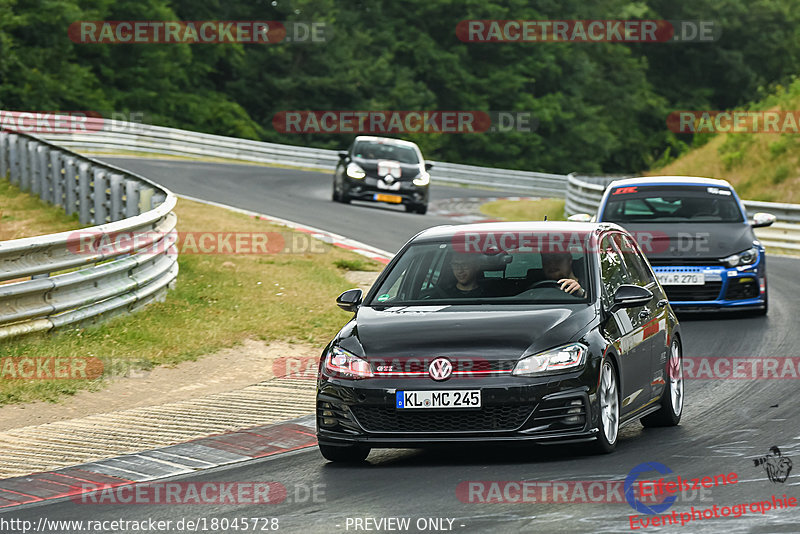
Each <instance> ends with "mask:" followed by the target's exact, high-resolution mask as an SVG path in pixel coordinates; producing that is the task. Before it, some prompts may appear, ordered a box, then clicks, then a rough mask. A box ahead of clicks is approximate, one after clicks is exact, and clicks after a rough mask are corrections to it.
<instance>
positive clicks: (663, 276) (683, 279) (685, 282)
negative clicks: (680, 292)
mask: <svg viewBox="0 0 800 534" xmlns="http://www.w3.org/2000/svg"><path fill="white" fill-rule="evenodd" d="M656 276H658V281H659V283H660V284H661V285H662V286H702V285H703V284H705V283H706V279H705V276H703V273H656Z"/></svg>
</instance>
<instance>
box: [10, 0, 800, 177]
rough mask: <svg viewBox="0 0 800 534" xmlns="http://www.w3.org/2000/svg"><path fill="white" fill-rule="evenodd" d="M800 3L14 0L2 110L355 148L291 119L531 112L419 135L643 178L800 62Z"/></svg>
mask: <svg viewBox="0 0 800 534" xmlns="http://www.w3.org/2000/svg"><path fill="white" fill-rule="evenodd" d="M794 7H796V0H641V1H638V2H634V1H630V0H597V1H595V2H584V1H579V0H506V1H501V0H404V1H402V2H397V1H391V0H383V1H381V0H352V1H347V2H341V1H339V2H337V1H335V0H274V1H271V0H224V1H223V0H172V1H170V0H0V109H9V110H37V111H48V110H93V111H99V112H101V113H104V114H109V113H111V112H120V111H135V112H139V111H142V112H145V117H146V121H147V122H151V123H154V124H162V125H167V126H175V127H182V128H188V129H192V130H198V131H205V132H212V133H219V134H224V135H233V136H239V137H248V138H253V139H264V140H269V141H276V142H283V143H291V144H302V145H310V146H319V147H328V148H338V147H342V146H344V145H345V144H347V143H348V142H349V140H350V139H351V138H352V136H348V135H321V134H317V135H290V134H280V133H278V132H276V131H275V130H274V129H273V126H272V118H273V116H274V115H275V113H276V112H279V111H284V110H328V109H333V110H368V109H375V110H418V109H422V110H434V109H439V110H520V111H531V112H533V114H534V115H535V116H536V117H537V119H538V122H539V125H538V128H537V129H536V131H535V132H533V133H520V132H517V133H505V134H499V133H497V134H469V135H455V134H450V135H432V134H417V135H416V136H412V137H414V140H415V141H417V142H419V143H420V144H421V146H422V148H423V150H424V151H425V153H426V154H427V155H428V157H431V158H432V159H441V160H447V161H458V162H465V163H475V164H484V165H490V166H502V167H514V168H525V169H535V170H545V171H551V172H569V171H575V170H578V171H592V172H598V171H606V172H630V171H638V170H641V169H643V168H647V167H649V166H650V165H652V164H653V163H654V162H656V161H658V160H663V159H664V158H665V157H669V156H670V155H672V156H674V155H676V154H677V153H678V152H680V151H681V150H683V149H684V148H685V143H686V142H689V141H691V140H690V139H687V137H686V136H681V137H677V136H675V135H674V134H672V133H670V132H669V131H668V130H667V128H666V123H665V119H666V116H667V114H668V113H669V112H670V111H672V110H681V109H683V110H685V109H723V108H730V107H734V106H740V105H743V104H744V103H745V102H747V101H750V100H753V99H755V98H756V97H758V96H759V93H760V91H762V90H763V89H764V88H768V87H769V86H770V84H773V83H781V82H785V81H786V80H787V79H788V78H789V77H790V76H791V75H792V74H794V73H797V72H798V70H799V69H798V66H799V65H798V63H800V24H798V22H800V10H797V9H794ZM633 18H637V19H668V20H677V19H692V20H713V21H715V23H717V24H718V25H719V26H720V27H721V28H722V36H721V38H720V39H719V40H718V41H716V42H713V43H696V44H689V43H680V44H678V43H669V44H658V43H649V44H645V43H642V44H619V43H591V44H590V43H585V44H582V43H527V44H518V43H503V44H499V43H492V44H488V43H483V44H479V43H464V42H462V41H460V40H459V39H458V38H457V36H456V32H455V28H456V25H457V24H458V23H459V21H462V20H465V19H633ZM79 20H117V21H120V20H281V21H292V20H295V21H317V22H325V23H326V24H327V25H328V27H329V28H331V29H332V38H331V39H330V40H329V42H326V43H325V44H304V45H300V44H298V45H290V44H274V45H259V44H115V45H110V44H78V43H74V42H72V41H71V40H70V39H69V38H68V34H67V28H68V27H69V25H70V24H71V23H72V22H74V21H79Z"/></svg>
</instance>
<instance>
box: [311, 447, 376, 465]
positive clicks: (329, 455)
mask: <svg viewBox="0 0 800 534" xmlns="http://www.w3.org/2000/svg"><path fill="white" fill-rule="evenodd" d="M318 446H319V452H320V453H322V456H324V457H325V459H326V460H328V461H329V462H339V463H350V464H354V463H359V462H363V461H364V460H366V458H367V456H368V455H369V451H370V448H369V447H364V446H362V445H344V446H336V445H325V444H324V443H319V444H318Z"/></svg>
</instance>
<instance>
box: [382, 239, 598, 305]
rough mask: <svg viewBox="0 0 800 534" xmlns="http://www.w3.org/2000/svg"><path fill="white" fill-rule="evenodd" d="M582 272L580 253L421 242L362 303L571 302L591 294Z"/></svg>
mask: <svg viewBox="0 0 800 534" xmlns="http://www.w3.org/2000/svg"><path fill="white" fill-rule="evenodd" d="M523 250H524V249H523ZM587 272H588V269H587V258H586V254H584V253H582V252H544V253H541V252H527V251H521V250H520V249H519V248H517V249H507V250H505V251H503V252H500V253H495V254H484V253H480V252H470V253H464V251H463V247H459V246H457V245H456V246H454V245H453V243H452V242H449V241H448V242H426V243H420V244H415V245H412V246H411V247H409V248H408V249H407V250H406V251H405V252H404V253H403V255H402V257H400V258H399V260H398V261H397V263H395V265H394V266H393V267H392V270H391V271H390V272H389V273H388V276H387V277H386V278H385V279H384V280H383V282H382V283H381V285H380V287H379V288H378V289H377V291H376V292H374V293H373V295H374V296H373V298H372V299H371V300H370V301H369V302H368V303H367V305H368V306H400V305H412V304H413V305H426V304H476V303H491V304H501V303H502V304H523V303H528V304H530V303H535V304H548V303H552V304H566V303H570V304H574V303H579V302H587V301H588V300H589V298H590V291H589V287H588V286H589V280H588V276H587ZM562 287H564V289H561V288H562ZM567 291H570V292H569V293H568V292H567Z"/></svg>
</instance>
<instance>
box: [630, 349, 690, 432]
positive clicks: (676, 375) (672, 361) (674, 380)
mask: <svg viewBox="0 0 800 534" xmlns="http://www.w3.org/2000/svg"><path fill="white" fill-rule="evenodd" d="M665 372H666V377H665V380H666V382H667V385H666V387H665V388H664V392H663V393H662V394H661V408H660V409H659V410H658V411H657V412H654V413H651V414H650V415H646V416H644V417H642V418H641V419H640V421H641V423H642V426H644V427H645V428H653V427H661V426H676V425H677V424H678V423H680V422H681V416H682V415H683V399H684V395H683V352H682V351H681V344H680V343H679V342H678V340H677V339H673V340H672V344H671V345H670V347H669V358H667V368H666V370H665Z"/></svg>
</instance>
